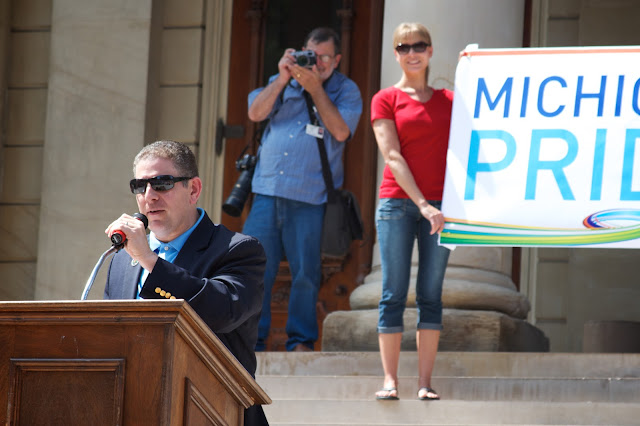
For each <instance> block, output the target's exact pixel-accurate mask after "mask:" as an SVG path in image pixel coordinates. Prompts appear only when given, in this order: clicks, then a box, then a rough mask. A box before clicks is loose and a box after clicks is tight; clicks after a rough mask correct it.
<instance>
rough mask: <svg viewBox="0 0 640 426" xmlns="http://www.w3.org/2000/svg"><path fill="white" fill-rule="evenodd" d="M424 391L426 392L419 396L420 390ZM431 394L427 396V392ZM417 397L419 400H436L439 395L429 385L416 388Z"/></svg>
mask: <svg viewBox="0 0 640 426" xmlns="http://www.w3.org/2000/svg"><path fill="white" fill-rule="evenodd" d="M422 390H424V391H426V394H425V395H424V396H420V391H422ZM430 393H431V394H433V395H435V396H429V394H430ZM418 399H419V400H421V401H436V400H438V399H440V397H439V396H438V392H436V391H435V390H433V389H432V388H430V387H424V388H420V389H418Z"/></svg>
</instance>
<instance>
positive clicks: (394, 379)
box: [371, 23, 453, 400]
mask: <svg viewBox="0 0 640 426" xmlns="http://www.w3.org/2000/svg"><path fill="white" fill-rule="evenodd" d="M393 46H394V55H395V58H396V61H397V62H398V64H399V65H400V68H402V77H401V78H400V81H398V82H397V83H396V84H394V85H393V86H391V87H388V88H386V89H383V90H381V91H379V92H378V93H377V94H376V95H375V96H374V97H373V99H372V101H371V123H372V126H373V131H374V133H375V136H376V141H377V143H378V147H379V149H380V151H381V153H382V156H383V157H384V161H385V169H384V174H383V179H382V184H381V185H380V202H379V204H378V208H377V211H376V228H377V232H378V243H379V247H380V259H381V264H382V297H381V299H380V303H379V318H378V342H379V345H380V356H381V359H382V367H383V369H384V383H383V387H382V389H380V390H379V391H378V392H376V399H380V400H397V399H398V360H399V357H400V345H401V340H402V331H403V330H404V324H403V321H402V317H403V313H404V310H405V307H406V300H407V292H408V289H409V278H410V271H411V253H412V251H413V244H414V241H415V240H416V239H417V240H418V252H419V261H418V276H417V281H416V304H417V307H418V323H417V332H416V333H417V335H416V342H417V350H418V377H419V378H418V384H417V387H418V392H417V397H418V398H419V399H421V400H436V399H440V396H439V395H438V393H437V392H436V391H435V390H434V389H433V388H432V386H431V373H432V370H433V365H434V362H435V358H436V353H437V351H438V340H439V339H440V330H442V282H443V280H444V272H445V269H446V267H447V261H448V259H449V250H448V249H446V248H444V247H442V246H439V245H438V233H439V232H440V231H442V229H443V227H444V217H443V215H442V212H441V211H440V204H441V200H442V190H443V186H444V173H445V165H446V153H447V146H448V141H449V126H450V123H451V105H452V100H453V93H452V92H451V91H449V90H446V89H439V90H436V89H433V88H432V87H430V86H429V85H428V75H429V61H430V60H431V56H432V55H433V46H432V45H431V35H430V34H429V31H428V30H427V29H426V28H425V27H424V26H423V25H421V24H418V23H403V24H400V25H399V26H398V27H397V28H396V30H395V31H394V34H393Z"/></svg>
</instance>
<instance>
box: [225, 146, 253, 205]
mask: <svg viewBox="0 0 640 426" xmlns="http://www.w3.org/2000/svg"><path fill="white" fill-rule="evenodd" d="M257 162H258V157H256V156H255V155H249V154H245V155H244V156H243V157H242V158H240V159H238V160H237V161H236V169H237V170H238V171H240V172H242V173H240V177H239V178H238V180H237V182H236V184H235V185H234V186H233V189H232V190H231V194H229V198H227V201H225V202H224V204H223V205H222V210H223V211H224V212H225V213H226V214H228V215H229V216H233V217H238V216H240V214H241V213H242V209H244V203H246V202H247V198H248V197H249V194H250V193H251V179H252V178H253V171H254V170H255V168H256V163H257Z"/></svg>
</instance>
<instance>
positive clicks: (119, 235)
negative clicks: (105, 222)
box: [106, 213, 149, 250]
mask: <svg viewBox="0 0 640 426" xmlns="http://www.w3.org/2000/svg"><path fill="white" fill-rule="evenodd" d="M131 216H132V217H134V218H136V219H138V220H139V221H140V222H142V224H143V225H144V229H147V226H149V220H148V219H147V217H146V216H145V215H143V214H142V213H134V214H132V215H131ZM120 220H124V221H125V224H126V226H129V225H130V223H129V222H128V221H127V220H126V216H125V215H122V217H120ZM114 224H115V222H114ZM114 224H112V225H111V226H110V227H109V228H107V231H106V232H107V233H109V229H111V228H112V227H113V226H114ZM110 238H111V243H112V244H113V245H114V246H115V247H117V246H120V247H119V248H118V250H119V249H121V248H122V247H124V243H125V242H126V241H127V234H125V233H124V231H122V230H121V229H115V230H114V231H113V233H112V234H111V237H110Z"/></svg>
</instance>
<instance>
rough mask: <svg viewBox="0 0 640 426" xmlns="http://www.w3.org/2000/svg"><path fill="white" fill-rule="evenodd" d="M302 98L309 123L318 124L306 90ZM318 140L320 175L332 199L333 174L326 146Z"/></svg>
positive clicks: (334, 191)
mask: <svg viewBox="0 0 640 426" xmlns="http://www.w3.org/2000/svg"><path fill="white" fill-rule="evenodd" d="M303 94H304V100H305V101H306V102H307V111H309V119H310V120H311V124H313V125H314V126H317V125H318V124H319V121H318V116H317V115H316V113H315V111H314V105H313V101H312V100H311V95H310V94H309V92H307V91H306V90H305V91H304V92H303ZM316 141H317V142H318V152H319V153H320V163H322V177H323V178H324V184H325V185H326V186H327V198H328V199H329V198H330V199H333V197H334V196H335V194H336V190H335V187H334V186H333V176H332V174H331V166H329V159H328V157H327V148H326V147H325V146H324V140H323V139H321V138H318V137H316Z"/></svg>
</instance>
